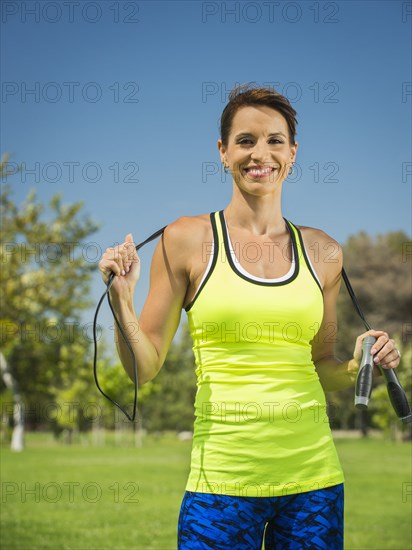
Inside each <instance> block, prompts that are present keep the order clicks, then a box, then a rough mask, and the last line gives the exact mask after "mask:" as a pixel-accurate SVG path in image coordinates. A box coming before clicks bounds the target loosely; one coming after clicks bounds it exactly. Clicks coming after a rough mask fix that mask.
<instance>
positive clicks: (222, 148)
mask: <svg viewBox="0 0 412 550" xmlns="http://www.w3.org/2000/svg"><path fill="white" fill-rule="evenodd" d="M217 148H218V149H219V154H220V160H221V162H222V163H223V164H226V163H227V161H226V148H225V146H224V145H223V143H222V140H221V139H218V140H217Z"/></svg>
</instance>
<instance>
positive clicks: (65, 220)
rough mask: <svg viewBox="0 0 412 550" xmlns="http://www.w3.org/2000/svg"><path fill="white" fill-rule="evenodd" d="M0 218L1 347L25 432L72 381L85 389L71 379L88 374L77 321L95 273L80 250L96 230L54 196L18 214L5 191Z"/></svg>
mask: <svg viewBox="0 0 412 550" xmlns="http://www.w3.org/2000/svg"><path fill="white" fill-rule="evenodd" d="M1 171H2V172H4V166H3V165H2V168H1ZM0 213H1V219H2V240H1V247H0V263H1V271H2V289H1V296H0V301H1V311H2V317H1V319H0V329H1V339H0V346H1V349H2V351H3V353H4V356H5V357H6V359H7V361H8V364H9V366H10V370H11V372H12V375H13V377H14V379H15V380H16V381H17V382H18V385H19V388H20V391H21V392H22V394H23V396H24V401H25V405H26V411H28V415H26V420H27V422H28V425H29V426H30V425H33V426H35V425H37V424H38V422H40V421H42V420H48V418H47V416H48V411H49V410H50V404H51V403H52V402H53V399H54V395H55V392H56V388H61V387H65V386H66V387H67V385H68V383H69V381H70V383H71V382H73V381H74V380H77V382H76V384H77V386H81V387H83V388H84V384H85V382H84V379H83V381H78V377H77V375H78V373H79V371H80V370H81V369H82V368H85V367H86V363H87V368H88V369H89V370H90V362H89V361H90V353H89V347H90V342H89V341H88V339H87V338H85V336H84V333H83V331H82V326H81V317H80V314H81V311H82V310H84V309H85V308H87V307H89V306H90V305H91V304H90V301H89V299H88V295H89V292H90V281H91V275H92V272H93V271H94V269H95V268H96V265H95V262H94V263H90V262H88V261H87V257H86V258H85V255H84V245H85V243H86V242H87V238H88V237H89V236H90V234H92V233H93V232H94V231H96V229H97V225H96V223H95V222H93V221H92V220H91V219H90V218H89V217H87V216H85V215H83V213H82V203H80V202H79V203H75V204H71V205H65V204H63V203H62V199H61V197H60V196H59V195H56V196H54V197H53V198H52V199H51V201H50V203H49V205H48V207H46V206H45V205H44V204H42V203H40V202H38V200H37V198H36V194H35V192H34V191H33V192H31V193H30V194H29V195H28V196H27V198H26V200H25V201H24V203H23V204H22V205H19V206H18V205H16V204H15V203H14V202H13V200H12V191H11V188H10V187H9V186H5V187H4V188H3V189H2V192H1V196H0ZM77 386H76V387H77ZM89 387H90V384H89ZM2 388H4V386H2Z"/></svg>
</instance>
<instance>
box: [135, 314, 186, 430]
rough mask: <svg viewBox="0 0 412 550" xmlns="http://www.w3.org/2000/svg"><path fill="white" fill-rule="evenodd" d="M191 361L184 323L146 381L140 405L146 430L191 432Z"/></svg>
mask: <svg viewBox="0 0 412 550" xmlns="http://www.w3.org/2000/svg"><path fill="white" fill-rule="evenodd" d="M195 368H196V367H195V361H194V356H193V351H192V339H191V336H190V333H189V329H188V326H187V324H183V325H182V330H181V335H180V338H179V339H176V340H174V341H173V342H172V345H171V346H170V349H169V352H168V354H167V357H166V360H165V363H164V365H163V367H162V369H161V371H160V373H159V374H158V375H157V376H156V378H155V379H154V380H153V381H152V382H150V383H149V384H152V386H153V387H152V389H151V393H150V394H149V395H147V397H146V399H145V400H144V402H143V403H142V405H141V408H140V409H141V414H142V419H143V426H144V427H145V428H147V429H148V430H152V431H160V430H174V431H186V430H187V431H192V430H193V422H194V401H195V395H196V375H195Z"/></svg>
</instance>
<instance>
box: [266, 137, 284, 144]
mask: <svg viewBox="0 0 412 550" xmlns="http://www.w3.org/2000/svg"><path fill="white" fill-rule="evenodd" d="M269 143H275V144H278V143H285V142H284V141H283V140H281V139H280V138H270V140H269Z"/></svg>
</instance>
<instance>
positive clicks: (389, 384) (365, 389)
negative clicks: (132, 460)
mask: <svg viewBox="0 0 412 550" xmlns="http://www.w3.org/2000/svg"><path fill="white" fill-rule="evenodd" d="M166 227H167V225H165V226H164V227H162V229H159V230H158V231H156V232H155V233H153V235H150V237H148V238H147V239H146V240H145V241H143V242H141V243H140V244H138V245H137V246H136V251H138V250H140V249H141V248H142V247H143V246H144V245H145V244H147V243H150V242H151V241H153V240H154V239H156V238H157V237H160V235H162V234H163V232H164V230H165V229H166ZM114 277H115V274H114V273H111V274H110V276H109V280H108V282H107V286H106V290H105V291H104V293H103V295H102V297H101V298H100V300H99V302H98V304H97V307H96V312H95V314H94V319H93V342H94V359H93V372H94V379H95V382H96V386H97V388H98V390H99V391H100V393H101V394H102V395H104V397H106V399H108V400H109V401H110V402H111V403H113V405H115V406H116V407H117V408H118V409H120V410H121V411H122V413H123V414H124V415H125V416H126V418H127V419H128V420H130V421H131V422H133V421H134V420H135V418H136V410H137V394H138V379H137V364H136V357H135V354H134V352H133V349H132V346H131V344H130V342H129V340H128V338H127V335H126V334H125V332H124V330H123V328H122V326H121V324H120V322H119V320H118V318H117V317H116V314H115V312H114V310H113V307H112V304H111V301H110V295H109V290H110V288H111V286H112V284H113V280H114ZM342 278H343V281H344V282H345V285H346V288H347V290H348V293H349V296H350V298H351V300H352V303H353V305H354V307H355V309H356V312H357V313H358V315H359V317H360V318H361V320H362V321H363V324H364V325H365V328H366V330H371V327H370V325H369V323H368V322H367V320H366V318H365V316H364V314H363V312H362V309H361V307H360V305H359V302H358V300H357V298H356V295H355V292H354V290H353V288H352V285H351V283H350V281H349V278H348V276H347V274H346V271H345V270H344V269H343V268H342ZM106 296H107V301H108V303H109V307H110V310H111V312H112V314H113V318H114V321H115V323H116V326H117V327H118V329H119V332H120V334H121V336H122V338H123V340H124V342H125V343H126V346H127V348H128V350H129V351H130V355H131V357H132V361H133V384H134V401H133V413H132V415H129V413H128V412H127V411H126V410H125V409H124V408H123V407H122V406H121V405H120V404H119V403H118V402H117V401H115V400H114V399H112V398H111V397H110V396H109V395H107V393H105V392H104V391H103V389H102V388H101V386H100V384H99V380H98V378H97V317H98V315H99V311H100V308H101V305H102V303H103V300H104V299H105V297H106ZM375 342H376V338H375V337H374V336H366V338H364V340H363V342H362V361H361V364H360V367H359V370H358V373H357V377H356V384H355V407H356V408H358V409H367V408H368V404H369V399H370V397H371V393H372V383H373V376H372V375H373V367H374V362H373V357H372V354H371V348H372V346H373V344H374V343H375ZM377 367H378V369H379V371H380V372H381V374H382V376H383V377H384V378H385V382H386V389H387V391H388V395H389V399H390V401H391V404H392V407H393V409H394V410H395V412H396V415H397V416H398V417H399V419H400V420H401V421H402V422H403V423H404V424H409V423H410V422H412V411H411V407H410V406H409V403H408V398H407V396H406V393H405V390H404V389H403V388H402V385H401V383H400V382H399V378H398V375H397V374H396V372H395V370H394V369H384V368H383V367H381V366H380V365H377Z"/></svg>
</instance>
